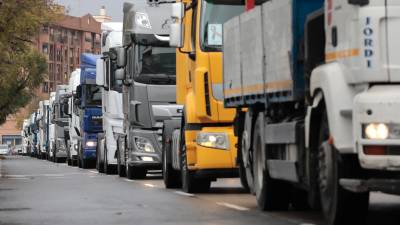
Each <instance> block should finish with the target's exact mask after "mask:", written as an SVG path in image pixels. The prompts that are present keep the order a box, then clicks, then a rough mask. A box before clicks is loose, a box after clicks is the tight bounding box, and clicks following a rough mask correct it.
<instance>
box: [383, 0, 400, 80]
mask: <svg viewBox="0 0 400 225" xmlns="http://www.w3.org/2000/svg"><path fill="white" fill-rule="evenodd" d="M386 13H387V14H386V18H385V20H384V21H385V25H386V27H387V42H386V44H387V50H388V52H387V60H388V62H387V68H388V70H389V78H390V82H399V81H400V29H399V28H400V1H399V0H387V1H386Z"/></svg>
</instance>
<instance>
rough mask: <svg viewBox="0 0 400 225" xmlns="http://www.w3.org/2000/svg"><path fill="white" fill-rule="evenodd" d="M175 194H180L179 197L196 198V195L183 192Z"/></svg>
mask: <svg viewBox="0 0 400 225" xmlns="http://www.w3.org/2000/svg"><path fill="white" fill-rule="evenodd" d="M174 193H175V194H178V195H183V196H187V197H195V195H194V194H190V193H186V192H183V191H175V192H174Z"/></svg>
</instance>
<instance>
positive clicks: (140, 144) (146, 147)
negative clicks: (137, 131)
mask: <svg viewBox="0 0 400 225" xmlns="http://www.w3.org/2000/svg"><path fill="white" fill-rule="evenodd" d="M135 145H136V148H137V149H138V150H139V151H142V152H154V147H153V145H152V144H151V143H150V141H149V140H148V139H147V138H143V137H135Z"/></svg>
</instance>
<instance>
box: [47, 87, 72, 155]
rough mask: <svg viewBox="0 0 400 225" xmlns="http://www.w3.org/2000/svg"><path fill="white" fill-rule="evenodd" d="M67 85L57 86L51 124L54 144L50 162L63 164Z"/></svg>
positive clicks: (66, 121)
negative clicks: (52, 125)
mask: <svg viewBox="0 0 400 225" xmlns="http://www.w3.org/2000/svg"><path fill="white" fill-rule="evenodd" d="M68 88H69V87H68V85H57V87H56V94H55V97H54V102H53V106H52V107H53V108H52V123H54V125H55V126H54V143H53V148H52V150H53V152H52V154H51V155H52V160H53V161H54V162H64V161H65V160H66V158H67V146H66V144H65V132H64V131H65V129H66V128H67V127H68V119H69V116H68V111H67V109H68V105H67V102H66V101H65V99H66V98H68V97H69V95H68V94H67V93H68Z"/></svg>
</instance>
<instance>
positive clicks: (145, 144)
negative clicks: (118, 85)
mask: <svg viewBox="0 0 400 225" xmlns="http://www.w3.org/2000/svg"><path fill="white" fill-rule="evenodd" d="M169 18H170V4H167V3H165V4H159V5H153V4H147V3H146V4H145V5H144V6H138V5H136V4H135V5H134V4H131V3H125V4H124V23H123V47H124V49H123V50H122V54H119V55H118V59H119V60H120V61H124V59H125V57H124V55H125V56H126V62H125V63H121V66H124V69H125V73H124V74H123V75H122V77H123V84H124V87H123V106H124V108H123V110H124V111H123V112H124V131H125V133H126V138H124V139H122V143H121V144H119V149H121V154H119V156H120V162H121V163H120V164H121V168H123V167H124V168H125V171H126V176H127V177H128V178H130V179H140V178H144V177H145V176H146V174H147V171H148V170H151V169H161V162H162V160H161V156H162V143H161V140H162V133H163V124H164V121H165V120H168V119H172V118H174V117H177V116H178V117H179V115H180V108H181V106H179V105H177V104H176V98H175V95H176V91H175V90H176V86H175V80H176V79H175V74H176V71H175V49H174V48H171V47H169V42H168V40H169V26H168V20H169ZM120 71H121V70H117V71H116V72H117V73H118V74H121V73H120ZM119 143H120V142H119Z"/></svg>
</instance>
